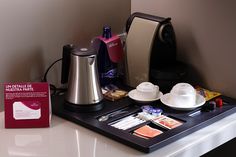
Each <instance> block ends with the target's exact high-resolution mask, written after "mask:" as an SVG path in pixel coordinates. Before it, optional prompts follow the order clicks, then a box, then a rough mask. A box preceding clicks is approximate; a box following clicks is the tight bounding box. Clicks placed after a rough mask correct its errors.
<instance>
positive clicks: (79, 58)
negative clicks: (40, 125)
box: [61, 45, 103, 111]
mask: <svg viewBox="0 0 236 157" xmlns="http://www.w3.org/2000/svg"><path fill="white" fill-rule="evenodd" d="M61 82H62V83H67V82H68V89H67V92H66V94H65V101H66V106H67V107H68V106H70V107H71V108H72V109H75V110H77V109H78V110H81V111H83V110H84V111H94V110H99V109H101V108H102V103H101V101H102V99H103V95H102V91H101V87H100V82H99V77H98V69H97V52H96V50H94V49H92V48H81V47H75V46H73V45H65V46H64V47H63V58H62V79H61Z"/></svg>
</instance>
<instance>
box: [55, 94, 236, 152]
mask: <svg viewBox="0 0 236 157" xmlns="http://www.w3.org/2000/svg"><path fill="white" fill-rule="evenodd" d="M218 98H221V99H222V100H223V106H219V107H217V106H214V105H213V107H212V105H211V103H212V102H206V103H205V104H204V105H203V106H201V107H199V108H196V109H194V110H191V111H178V110H175V109H172V108H170V107H168V106H165V105H164V104H162V103H161V102H160V100H157V101H154V102H152V103H147V104H143V103H142V104H139V103H137V102H134V101H133V100H131V99H130V98H128V97H126V98H123V99H121V100H119V101H116V102H111V101H104V102H103V105H104V106H103V108H102V109H101V110H98V111H88V112H86V111H83V112H80V111H78V110H77V111H76V112H75V111H73V109H72V108H70V109H67V107H68V106H67V105H65V102H64V96H63V95H60V96H52V111H53V113H54V114H55V115H57V116H59V117H62V118H64V119H67V120H69V121H72V122H74V123H76V124H79V125H81V126H84V127H86V128H88V129H91V130H93V131H95V132H98V133H100V134H102V135H104V136H107V137H109V138H112V139H114V140H116V141H118V142H121V143H122V144H125V145H127V146H130V147H132V148H134V149H137V150H139V151H142V152H146V153H149V152H152V151H154V150H156V149H159V148H161V147H163V146H165V145H167V144H170V143H171V142H174V141H176V140H178V139H180V138H182V137H185V136H186V135H188V134H191V133H193V132H194V131H197V130H199V129H201V128H203V127H205V126H207V125H210V124H212V123H214V122H216V121H218V120H220V119H222V118H224V117H226V116H228V115H230V114H232V113H235V112H236V101H235V100H233V99H231V98H229V97H226V96H220V97H218ZM71 109H72V110H71ZM150 110H151V111H152V112H154V111H155V112H154V113H155V115H158V116H157V118H155V119H152V117H151V116H147V115H146V114H147V113H148V112H149V111H150ZM161 112H162V114H161ZM160 114H161V115H160Z"/></svg>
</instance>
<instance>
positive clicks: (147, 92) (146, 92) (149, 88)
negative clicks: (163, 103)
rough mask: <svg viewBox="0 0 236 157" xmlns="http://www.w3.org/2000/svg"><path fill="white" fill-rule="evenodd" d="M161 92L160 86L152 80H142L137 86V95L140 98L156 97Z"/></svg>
mask: <svg viewBox="0 0 236 157" xmlns="http://www.w3.org/2000/svg"><path fill="white" fill-rule="evenodd" d="M158 94H159V87H158V86H157V85H154V84H152V83H151V82H142V83H140V84H139V85H138V86H137V87H136V96H137V97H138V98H139V99H155V98H157V96H158Z"/></svg>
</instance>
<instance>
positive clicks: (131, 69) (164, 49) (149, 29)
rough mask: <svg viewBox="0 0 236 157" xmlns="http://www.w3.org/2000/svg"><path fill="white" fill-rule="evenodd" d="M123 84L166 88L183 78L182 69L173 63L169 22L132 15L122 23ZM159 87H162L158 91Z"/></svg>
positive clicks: (179, 64)
mask: <svg viewBox="0 0 236 157" xmlns="http://www.w3.org/2000/svg"><path fill="white" fill-rule="evenodd" d="M126 32H127V38H126V60H125V64H126V72H125V73H126V84H127V85H129V86H131V87H136V86H137V85H138V84H139V83H141V82H145V81H150V82H152V83H154V84H158V85H159V86H160V87H161V88H165V89H167V88H170V86H172V85H173V83H176V82H180V81H182V80H181V79H182V78H184V77H185V74H186V69H185V65H183V64H182V63H180V62H178V61H177V60H176V39H175V32H174V29H173V26H172V24H171V18H164V17H158V16H153V15H149V14H144V13H139V12H136V13H133V14H132V15H131V16H130V17H129V18H128V20H127V23H126ZM162 86H163V87H162Z"/></svg>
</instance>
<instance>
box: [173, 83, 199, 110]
mask: <svg viewBox="0 0 236 157" xmlns="http://www.w3.org/2000/svg"><path fill="white" fill-rule="evenodd" d="M170 96H171V103H172V104H173V105H175V106H194V105H195V103H196V90H195V89H194V88H193V86H191V85H190V84H188V83H177V84H176V85H175V86H173V88H172V89H171V91H170Z"/></svg>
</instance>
